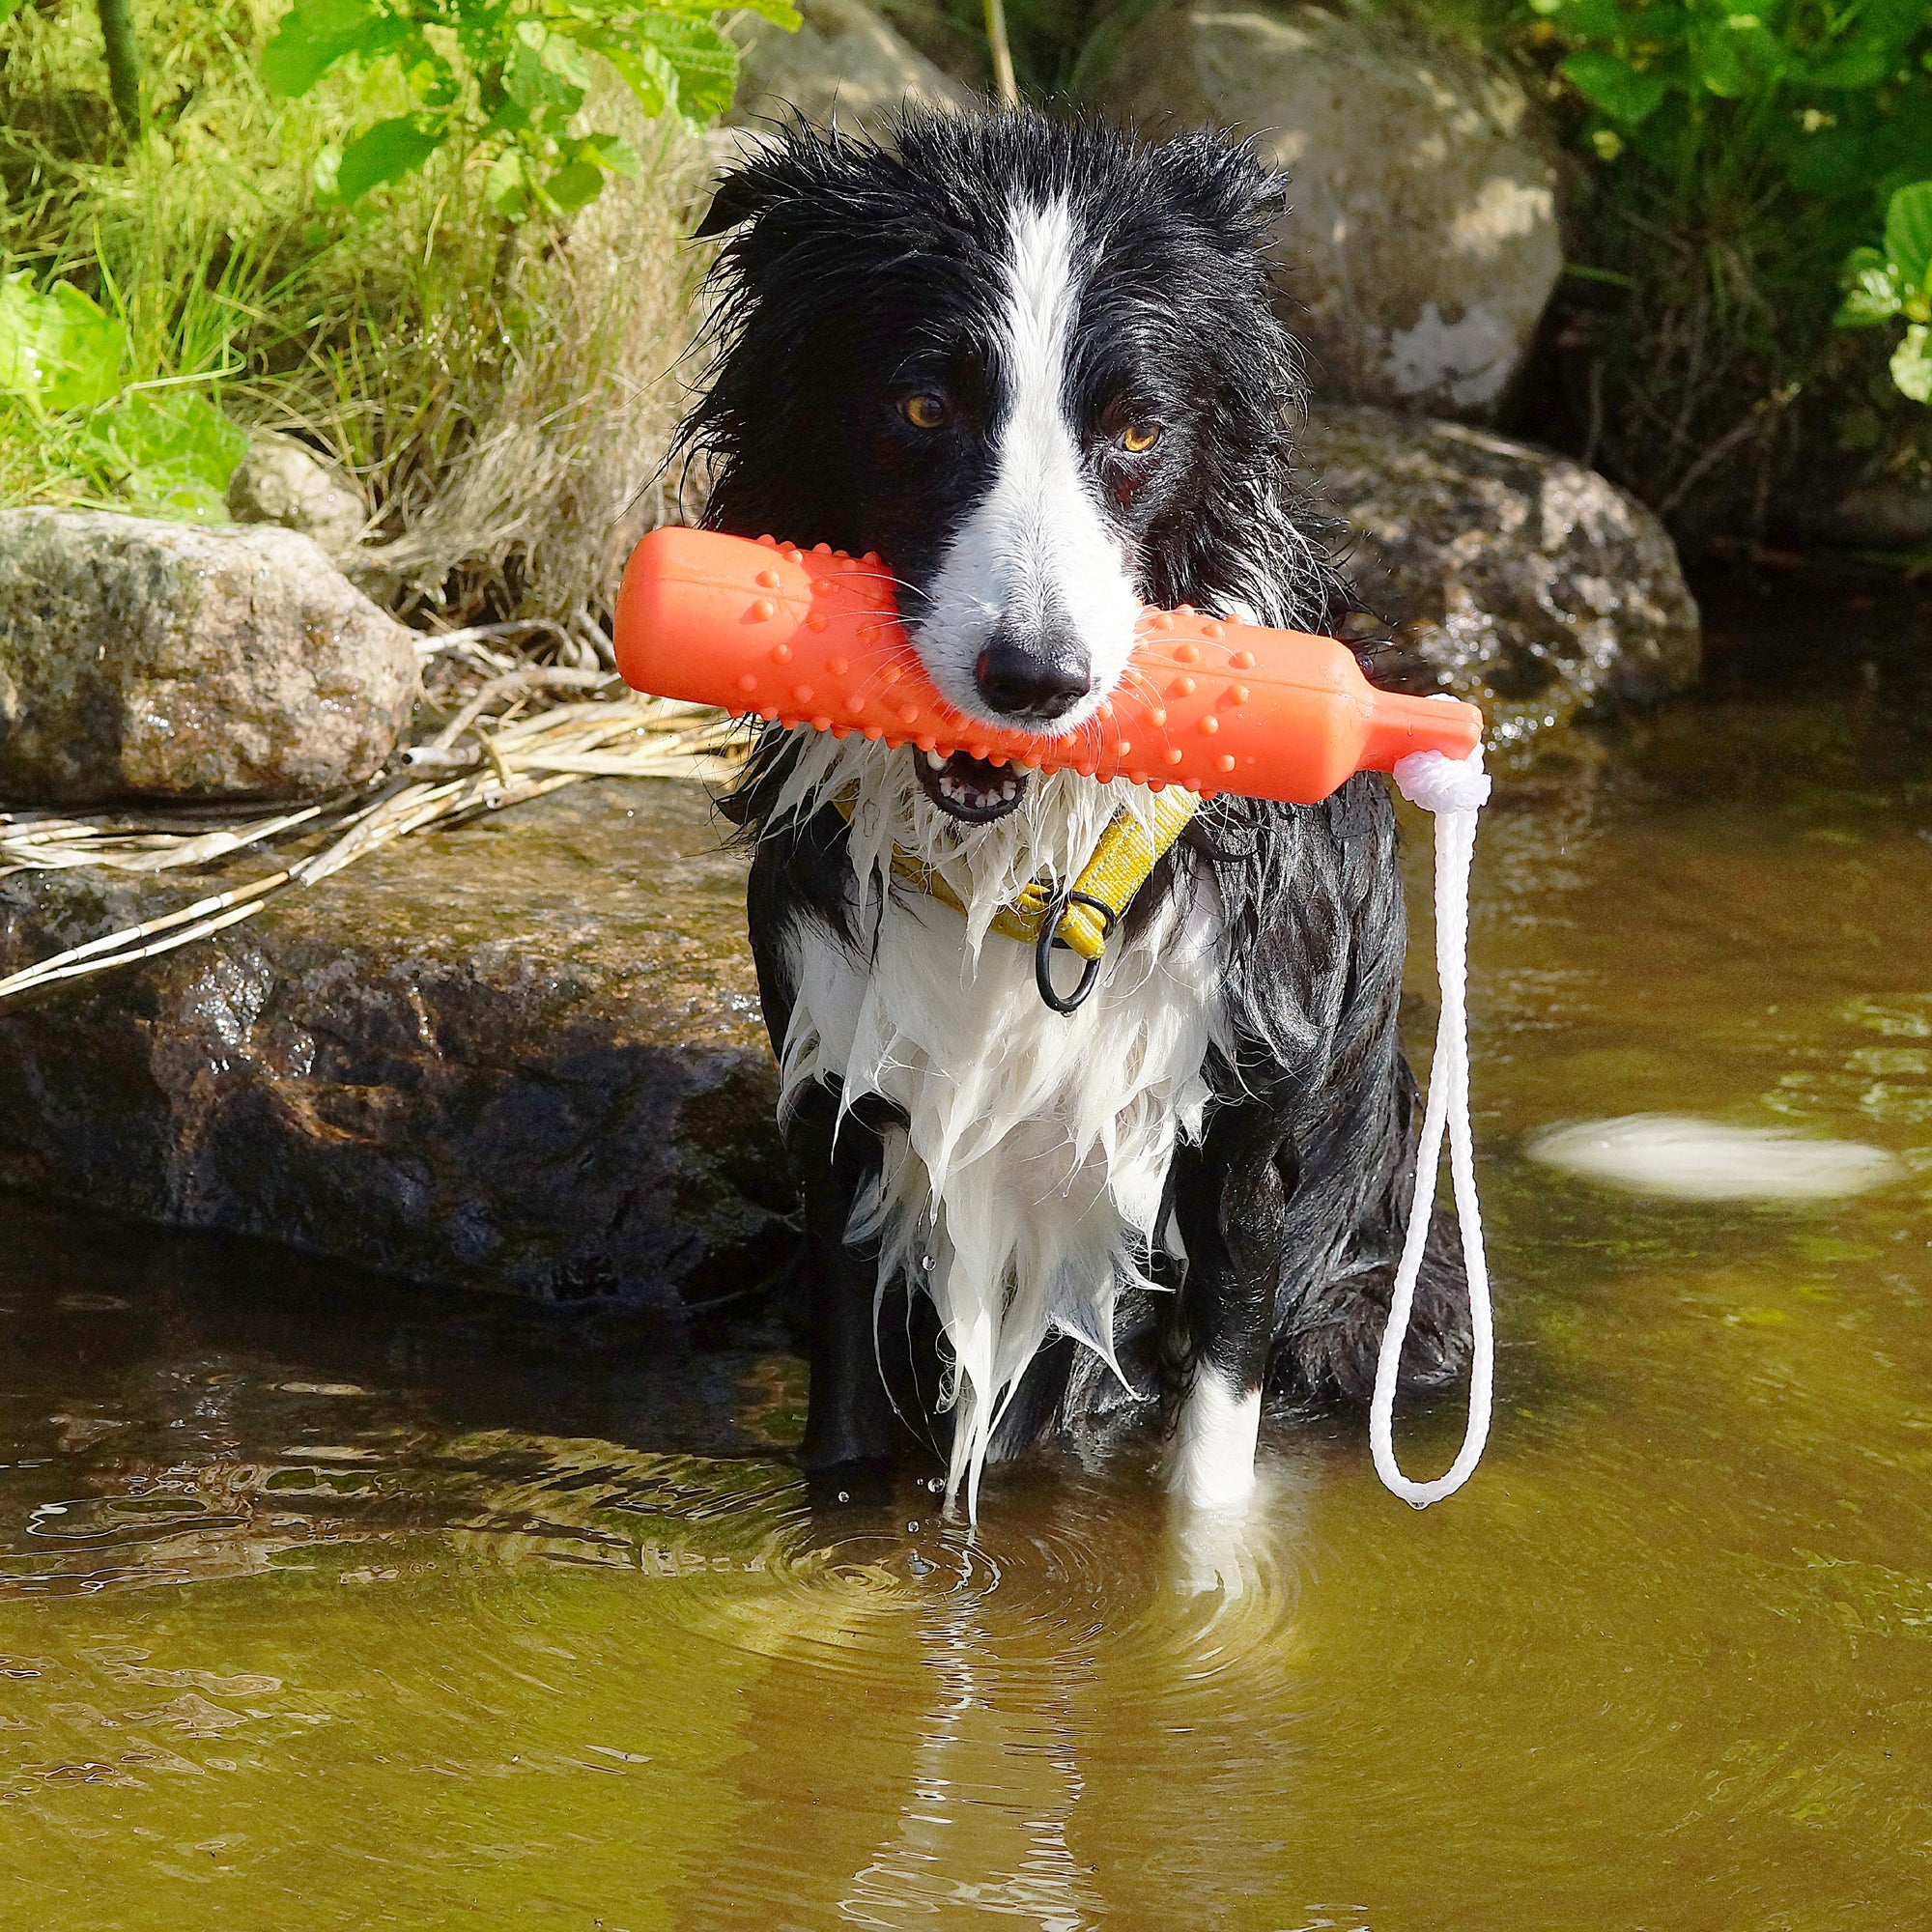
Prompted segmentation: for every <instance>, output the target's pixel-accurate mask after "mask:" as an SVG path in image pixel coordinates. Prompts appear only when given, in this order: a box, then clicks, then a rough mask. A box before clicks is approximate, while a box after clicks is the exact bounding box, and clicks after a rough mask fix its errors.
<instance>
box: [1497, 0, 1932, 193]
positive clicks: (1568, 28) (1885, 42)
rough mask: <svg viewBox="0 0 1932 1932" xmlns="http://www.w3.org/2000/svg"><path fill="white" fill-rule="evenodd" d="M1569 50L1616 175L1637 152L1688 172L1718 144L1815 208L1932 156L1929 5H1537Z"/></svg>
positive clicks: (1591, 127)
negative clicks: (1759, 163)
mask: <svg viewBox="0 0 1932 1932" xmlns="http://www.w3.org/2000/svg"><path fill="white" fill-rule="evenodd" d="M1530 7H1531V10H1532V11H1533V12H1534V13H1535V14H1537V15H1538V16H1540V18H1541V19H1543V20H1544V21H1546V22H1548V25H1549V27H1550V28H1551V29H1552V30H1553V32H1554V34H1555V36H1556V38H1557V40H1558V41H1559V42H1560V43H1562V44H1563V45H1564V46H1566V47H1567V48H1568V49H1569V52H1568V53H1567V54H1566V55H1565V57H1564V58H1563V59H1562V61H1561V62H1560V63H1559V65H1558V70H1557V71H1559V72H1560V73H1561V74H1562V76H1563V78H1564V79H1565V80H1567V81H1568V82H1569V83H1570V85H1571V86H1572V87H1574V88H1575V89H1576V90H1577V93H1578V94H1579V95H1581V96H1582V98H1583V99H1584V100H1585V101H1587V102H1588V103H1589V105H1590V107H1591V108H1593V109H1594V110H1595V113H1594V115H1593V116H1592V117H1591V119H1590V121H1589V123H1588V124H1587V125H1586V126H1585V128H1584V129H1583V133H1584V136H1585V139H1586V140H1587V141H1588V143H1589V145H1590V146H1591V147H1592V148H1593V149H1594V150H1595V152H1596V153H1597V154H1598V155H1599V156H1602V157H1603V158H1604V159H1605V160H1606V161H1614V160H1616V159H1617V158H1618V156H1620V155H1621V154H1622V152H1623V150H1624V148H1625V147H1626V146H1627V145H1630V146H1634V147H1635V148H1636V149H1637V150H1638V151H1639V152H1640V153H1641V154H1642V155H1643V156H1645V157H1646V158H1647V159H1649V160H1650V161H1652V162H1653V163H1654V164H1656V165H1658V166H1660V167H1662V168H1665V169H1668V170H1671V171H1673V172H1674V171H1679V170H1682V169H1684V168H1686V167H1687V166H1692V167H1694V166H1697V165H1699V164H1700V163H1701V164H1704V165H1708V161H1709V157H1708V156H1706V155H1705V154H1704V153H1703V152H1702V151H1703V149H1704V146H1705V144H1706V142H1707V141H1709V140H1710V139H1713V138H1715V139H1718V140H1720V141H1721V142H1723V143H1724V144H1725V145H1727V146H1729V147H1731V148H1733V149H1735V150H1738V151H1740V153H1741V155H1745V156H1749V157H1750V158H1752V159H1756V158H1759V157H1762V158H1765V159H1768V160H1769V161H1771V162H1772V163H1773V164H1774V165H1775V166H1776V169H1777V170H1778V171H1779V173H1780V174H1781V175H1782V176H1783V178H1784V179H1785V180H1786V181H1787V182H1788V183H1789V184H1790V185H1791V186H1792V187H1793V188H1795V189H1796V190H1797V191H1798V192H1800V193H1801V194H1804V195H1806V196H1811V197H1815V198H1817V199H1819V200H1821V201H1824V202H1828V203H1837V202H1844V201H1847V200H1852V201H1861V202H1868V201H1869V199H1870V197H1871V196H1872V194H1873V193H1874V192H1876V191H1878V190H1880V189H1881V188H1882V187H1889V186H1895V185H1898V183H1899V182H1900V181H1903V180H1905V179H1909V178H1910V174H1911V172H1914V171H1916V169H1915V162H1922V160H1923V157H1924V156H1925V155H1926V154H1927V153H1928V152H1932V71H1928V69H1927V66H1926V57H1927V55H1928V54H1932V10H1929V9H1928V8H1927V6H1926V4H1925V0H1850V4H1848V5H1839V4H1836V0H1760V4H1758V5H1757V7H1756V9H1755V11H1752V12H1745V11H1742V10H1741V9H1740V8H1739V7H1738V6H1737V5H1735V4H1733V0H1681V3H1680V0H1662V4H1626V0H1530Z"/></svg>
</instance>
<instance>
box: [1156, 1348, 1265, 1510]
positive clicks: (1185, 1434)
mask: <svg viewBox="0 0 1932 1932" xmlns="http://www.w3.org/2000/svg"><path fill="white" fill-rule="evenodd" d="M1261 1426H1262V1393H1261V1390H1260V1389H1256V1390H1254V1391H1253V1392H1252V1393H1250V1394H1245V1395H1238V1394H1236V1392H1235V1390H1233V1389H1232V1388H1230V1387H1229V1386H1228V1384H1227V1382H1226V1381H1225V1380H1224V1379H1223V1378H1221V1377H1220V1376H1219V1375H1217V1374H1216V1373H1215V1372H1214V1371H1213V1370H1212V1369H1209V1368H1207V1367H1203V1368H1202V1369H1201V1370H1200V1371H1199V1372H1198V1373H1197V1374H1196V1375H1195V1378H1194V1386H1193V1387H1192V1388H1191V1389H1189V1390H1188V1391H1187V1396H1186V1399H1185V1401H1183V1402H1182V1404H1181V1406H1180V1414H1179V1418H1178V1420H1177V1421H1176V1423H1175V1429H1174V1439H1173V1441H1172V1442H1171V1443H1169V1445H1168V1451H1167V1458H1166V1463H1165V1465H1164V1468H1163V1471H1162V1473H1163V1477H1164V1480H1165V1481H1166V1484H1167V1487H1168V1488H1169V1489H1170V1490H1172V1491H1173V1492H1174V1493H1175V1494H1176V1495H1178V1496H1179V1497H1180V1498H1181V1499H1182V1500H1183V1501H1184V1502H1188V1503H1191V1504H1192V1505H1193V1506H1194V1507H1195V1508H1196V1509H1204V1510H1240V1509H1245V1508H1246V1507H1247V1503H1248V1499H1249V1498H1250V1497H1251V1496H1252V1495H1253V1494H1254V1491H1255V1444H1256V1441H1257V1439H1258V1438H1259V1436H1260V1435H1261Z"/></svg>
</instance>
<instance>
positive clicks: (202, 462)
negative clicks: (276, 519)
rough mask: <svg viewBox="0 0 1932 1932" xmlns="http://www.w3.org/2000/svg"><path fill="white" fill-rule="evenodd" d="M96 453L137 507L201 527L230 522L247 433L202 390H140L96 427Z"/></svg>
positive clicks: (92, 427)
mask: <svg viewBox="0 0 1932 1932" xmlns="http://www.w3.org/2000/svg"><path fill="white" fill-rule="evenodd" d="M85 440H86V443H87V447H88V451H89V454H90V455H91V456H92V457H93V458H94V460H95V461H96V462H97V463H99V465H100V467H101V468H102V469H104V470H106V471H107V473H108V475H109V476H110V477H111V478H112V479H113V481H114V482H115V484H116V485H117V486H118V487H119V489H120V490H121V492H122V494H123V495H124V496H126V497H128V501H129V502H130V504H131V505H132V506H133V508H135V509H136V510H139V511H142V512H145V513H146V514H148V515H151V516H160V517H176V518H181V519H183V520H185V521H186V522H190V523H197V524H219V523H225V522H227V520H228V508H227V502H226V496H227V490H228V479H229V478H230V477H231V476H233V475H234V473H235V466H236V465H237V464H238V463H240V462H241V459H242V457H243V456H245V455H246V454H247V451H248V438H247V434H246V432H245V431H243V430H241V428H239V427H238V426H237V425H236V424H235V423H233V422H231V421H230V420H229V418H228V417H227V416H225V415H224V414H223V413H222V412H221V411H219V410H218V409H216V408H215V406H214V405H213V403H212V402H210V401H209V399H208V398H207V397H206V396H205V395H202V394H201V393H200V392H199V391H198V390H194V389H186V388H181V389H137V390H135V391H134V392H133V393H131V394H129V395H126V396H123V397H122V398H121V399H120V401H118V402H116V403H113V404H110V405H109V406H108V407H107V408H106V409H104V410H100V411H99V412H97V413H96V414H95V416H94V418H93V419H92V421H91V422H90V423H89V424H88V428H87V436H86V439H85Z"/></svg>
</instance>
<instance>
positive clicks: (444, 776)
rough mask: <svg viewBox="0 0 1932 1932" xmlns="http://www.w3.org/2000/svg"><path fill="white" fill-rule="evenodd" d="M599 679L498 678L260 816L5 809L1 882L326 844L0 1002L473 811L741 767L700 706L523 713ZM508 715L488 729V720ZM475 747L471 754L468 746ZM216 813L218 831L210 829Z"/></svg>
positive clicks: (565, 672) (109, 942) (725, 734)
mask: <svg viewBox="0 0 1932 1932" xmlns="http://www.w3.org/2000/svg"><path fill="white" fill-rule="evenodd" d="M612 682H614V679H613V677H612V676H611V674H610V673H607V672H603V671H592V670H572V669H566V668H559V667H556V666H545V665H526V666H521V667H518V668H514V669H509V670H504V671H500V672H497V674H496V675H494V676H492V677H491V678H490V679H489V680H488V681H487V682H486V683H485V684H484V686H483V687H482V689H481V690H479V691H478V692H477V693H476V694H475V695H474V696H472V697H471V698H469V701H468V702H467V703H465V704H464V705H463V706H461V707H460V709H459V710H458V712H457V714H456V716H455V717H454V718H452V719H451V720H450V722H449V723H448V724H447V725H444V726H443V727H442V729H441V730H440V732H439V733H438V734H437V736H436V738H435V739H434V740H432V741H431V743H430V744H429V745H427V746H418V747H415V748H412V751H411V752H409V753H405V764H406V771H407V770H409V769H414V768H418V767H420V768H424V770H425V776H423V777H422V778H419V779H414V780H412V779H410V778H409V777H407V776H404V777H401V778H395V779H390V780H388V781H384V783H383V784H382V785H381V786H380V787H379V789H378V790H377V791H376V792H375V793H374V795H373V796H371V795H369V794H366V793H365V794H361V795H356V796H352V797H349V798H345V799H338V800H333V801H329V802H327V803H324V804H320V805H310V806H304V807H302V808H301V809H300V810H294V811H278V812H273V813H270V814H266V815H263V816H261V817H255V818H236V817H235V816H234V814H233V813H232V811H230V812H221V811H219V810H215V811H211V810H200V811H193V810H182V811H175V812H171V813H156V814H154V815H153V816H139V817H137V816H134V815H132V814H128V813H101V814H92V815H82V816H66V815H63V814H59V813H55V812H50V811H11V812H0V878H4V877H6V876H8V875H9V874H10V873H13V872H18V871H25V870H33V871H58V870H66V869H70V868H71V867H80V866H91V867H101V868H102V869H105V870H108V871H117V872H129V873H153V872H160V871H174V870H180V869H183V868H185V867H195V866H205V865H208V864H210V863H211V862H213V861H215V860H218V859H224V858H228V857H230V856H232V855H233V854H235V853H237V852H241V851H244V850H246V849H248V848H250V847H255V846H270V845H273V844H274V843H275V842H276V841H278V840H283V839H287V838H291V837H299V838H308V837H313V836H314V835H316V834H317V833H324V834H327V835H328V842H327V844H325V845H324V846H322V848H321V849H320V850H319V851H315V852H312V853H309V854H308V855H307V856H305V857H302V858H299V859H297V860H294V861H293V862H291V863H290V864H288V865H286V866H284V867H282V868H281V869H280V870H278V871H275V872H271V873H270V874H268V875H267V876H266V877H263V878H260V879H253V880H250V881H248V882H247V883H246V884H244V885H240V886H234V887H231V888H229V889H228V890H227V891H225V892H220V893H216V894H213V895H211V896H209V897H206V898H201V899H197V900H195V901H194V903H193V904H191V905H186V906H183V907H181V908H180V909H179V910H177V911H175V912H171V913H164V914H162V915H160V916H158V917H156V918H155V919H151V920H146V921H144V922H142V923H140V924H138V925H130V926H127V927H124V928H122V929H121V930H120V931H117V932H110V933H103V934H102V935H101V936H100V937H99V938H97V939H91V940H89V941H87V942H86V944H84V945H81V946H75V947H70V948H69V949H68V950H67V951H66V952H58V953H55V954H54V955H53V956H52V957H51V958H48V959H43V960H41V961H39V962H38V963H37V964H35V965H33V966H28V967H24V968H22V969H21V970H20V971H19V972H17V973H14V974H11V975H9V976H7V977H6V978H4V979H0V999H9V998H12V997H14V995H16V994H20V993H26V992H31V991H34V990H36V989H38V988H40V987H43V986H48V985H52V984H54V983H56V982H57V981H60V980H72V979H78V978H81V977H83V976H85V975H88V974H93V973H104V972H106V971H107V970H108V969H109V968H111V967H116V966H127V965H131V964H132V963H133V962H135V961H136V960H140V959H151V958H153V957H155V956H156V954H157V953H162V952H171V951H173V950H174V949H175V948H176V947H181V946H187V945H190V944H192V943H193V942H194V941H196V940H198V939H206V938H208V937H210V936H211V935H212V934H213V933H216V932H219V931H221V930H222V929H223V928H224V927H226V926H230V925H235V924H238V923H240V922H241V921H242V920H244V919H248V918H251V917H252V916H253V915H254V914H255V913H257V912H259V911H260V910H261V909H262V907H263V906H264V905H266V904H268V903H269V902H270V900H271V899H272V898H273V897H274V896H275V895H277V894H278V893H280V892H283V891H286V890H287V889H289V888H290V887H301V886H312V885H316V884H318V883H320V882H321V881H322V880H324V879H326V878H327V877H328V876H329V875H330V874H331V873H334V872H339V871H341V870H342V869H343V868H344V867H347V866H351V865H354V864H355V861H356V860H358V859H362V858H366V857H367V856H368V855H369V854H370V853H371V852H376V851H380V850H382V849H383V848H384V846H386V845H391V844H394V843H395V842H396V840H398V839H400V838H409V837H410V836H412V834H414V833H418V832H425V831H428V830H430V829H432V828H433V827H436V826H446V825H449V824H451V823H453V822H454V821H455V820H457V819H460V818H462V817H464V816H466V815H467V814H469V813H470V812H473V811H479V810H500V809H502V808H503V807H506V806H512V805H521V804H525V803H526V802H527V801H529V800H531V799H536V798H542V797H544V796H546V795H547V794H549V793H551V792H554V791H557V790H560V789H561V788H562V787H563V786H565V785H571V784H577V783H580V782H582V781H583V780H584V779H586V778H626V779H648V778H686V779H699V780H708V781H716V782H722V781H726V780H728V779H729V778H730V777H731V775H732V774H733V772H734V771H735V770H736V768H737V764H738V762H739V759H740V757H741V756H742V753H743V749H744V736H743V733H742V731H741V730H740V728H739V726H738V725H736V724H735V723H734V721H733V720H731V719H730V718H728V717H726V716H725V714H724V713H723V712H719V711H713V710H710V709H708V708H706V707H705V706H702V705H696V704H681V703H675V702H672V701H670V700H668V699H664V698H653V697H642V696H636V695H634V694H626V695H624V696H618V697H615V698H611V697H596V698H590V699H586V700H582V701H579V702H575V703H565V704H557V705H554V706H552V707H551V708H550V709H548V710H544V711H539V712H536V713H534V714H532V715H530V716H527V717H522V716H518V715H517V712H518V707H519V706H521V705H522V704H523V703H525V702H526V701H528V699H530V698H531V697H532V696H538V695H540V694H543V693H547V692H552V691H583V692H590V691H598V690H602V689H604V688H606V687H607V686H609V685H610V684H611V683H612ZM504 703H506V704H507V706H508V708H507V710H506V711H505V713H504V715H503V717H502V718H501V719H499V720H498V721H497V723H496V724H495V725H494V726H491V725H485V723H484V714H485V713H486V712H487V711H489V710H490V709H491V707H492V706H494V705H497V704H504ZM466 739H468V740H471V741H473V743H471V744H469V745H466V744H465V743H464V742H463V741H464V740H466ZM211 818H213V819H215V820H216V821H217V822H216V823H213V824H210V823H209V822H208V821H209V820H210V819H211Z"/></svg>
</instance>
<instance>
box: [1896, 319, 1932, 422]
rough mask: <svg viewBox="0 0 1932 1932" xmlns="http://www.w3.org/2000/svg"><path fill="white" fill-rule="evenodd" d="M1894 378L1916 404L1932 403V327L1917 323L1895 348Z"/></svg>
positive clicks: (1903, 391) (1900, 389)
mask: <svg viewBox="0 0 1932 1932" xmlns="http://www.w3.org/2000/svg"><path fill="white" fill-rule="evenodd" d="M1891 380H1892V381H1893V382H1894V383H1896V384H1898V387H1899V392H1900V393H1901V394H1902V395H1907V396H1910V397H1911V398H1912V400H1913V401H1914V402H1915V403H1932V329H1928V328H1927V327H1925V325H1924V324H1923V323H1922V322H1915V323H1914V324H1913V325H1912V327H1910V328H1908V329H1907V330H1906V331H1905V340H1904V341H1903V342H1901V343H1900V344H1899V345H1898V347H1897V348H1896V349H1895V350H1893V351H1892V356H1891Z"/></svg>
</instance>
